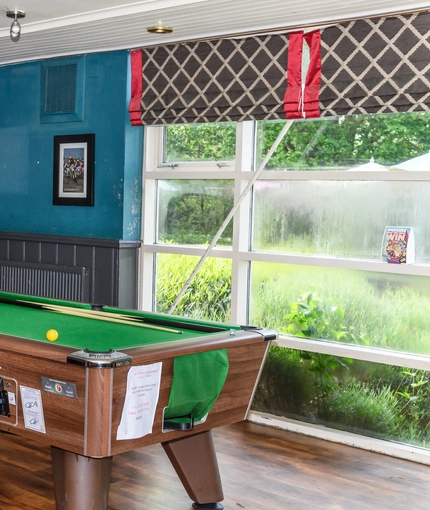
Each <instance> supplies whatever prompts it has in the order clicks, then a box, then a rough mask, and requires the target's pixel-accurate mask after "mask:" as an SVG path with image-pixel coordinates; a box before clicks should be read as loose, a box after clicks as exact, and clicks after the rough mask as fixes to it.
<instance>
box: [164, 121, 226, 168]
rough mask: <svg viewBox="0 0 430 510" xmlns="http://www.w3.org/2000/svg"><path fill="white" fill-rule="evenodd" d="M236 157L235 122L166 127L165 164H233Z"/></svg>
mask: <svg viewBox="0 0 430 510" xmlns="http://www.w3.org/2000/svg"><path fill="white" fill-rule="evenodd" d="M235 154H236V123H234V122H225V123H223V124H184V125H173V126H168V127H166V128H165V145H164V156H163V162H165V163H172V162H181V161H230V160H233V159H234V157H235Z"/></svg>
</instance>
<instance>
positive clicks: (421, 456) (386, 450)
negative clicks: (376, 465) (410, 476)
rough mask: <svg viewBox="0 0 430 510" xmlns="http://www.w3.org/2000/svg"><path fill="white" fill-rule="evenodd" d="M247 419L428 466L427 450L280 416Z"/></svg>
mask: <svg viewBox="0 0 430 510" xmlns="http://www.w3.org/2000/svg"><path fill="white" fill-rule="evenodd" d="M247 419H248V421H250V422H252V423H258V424H260V425H267V426H269V427H275V428H278V429H282V430H288V431H289V432H296V433H297V434H303V435H306V436H310V437H314V438H317V439H323V440H325V441H331V442H333V443H339V444H344V445H347V446H353V447H355V448H361V449H363V450H369V451H371V452H375V453H380V454H383V455H389V456H391V457H396V458H399V459H404V460H410V461H413V462H419V463H420V464H427V465H430V450H427V449H426V448H418V447H415V446H411V445H406V444H402V443H395V442H392V441H384V440H382V439H374V438H372V437H366V436H360V435H358V434H352V433H351V432H344V431H341V430H336V429H330V428H327V427H323V426H320V425H313V424H311V423H306V422H301V421H297V420H290V419H288V418H283V417H281V416H274V415H271V414H265V413H260V412H258V411H251V412H250V413H249V414H248V417H247Z"/></svg>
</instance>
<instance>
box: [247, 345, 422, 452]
mask: <svg viewBox="0 0 430 510" xmlns="http://www.w3.org/2000/svg"><path fill="white" fill-rule="evenodd" d="M429 384H430V382H429V373H428V372H425V371H422V370H411V369H408V368H401V367H395V366H391V365H382V364H379V363H369V362H366V361H359V360H352V359H345V358H340V357H336V356H329V355H325V354H318V353H312V352H307V351H297V350H292V349H285V348H283V347H272V348H271V349H270V352H269V355H268V357H267V359H266V363H265V366H264V370H263V373H262V377H261V379H260V383H259V386H258V389H257V392H256V395H255V398H254V401H253V404H252V407H253V409H255V410H258V411H261V412H268V413H271V414H275V415H277V416H283V417H287V418H292V419H295V420H301V421H306V422H310V423H312V424H318V425H324V426H326V427H331V428H336V429H340V430H344V431H348V432H354V433H356V434H362V435H365V436H370V437H376V438H380V439H386V440H392V441H400V442H402V443H407V444H411V445H416V446H423V447H428V445H429V444H430V427H429V416H430V400H429V398H428V391H429Z"/></svg>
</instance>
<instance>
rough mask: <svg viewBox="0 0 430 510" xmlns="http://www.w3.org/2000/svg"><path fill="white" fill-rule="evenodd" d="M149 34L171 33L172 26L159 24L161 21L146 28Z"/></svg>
mask: <svg viewBox="0 0 430 510" xmlns="http://www.w3.org/2000/svg"><path fill="white" fill-rule="evenodd" d="M146 30H147V31H148V32H149V33H150V34H171V33H172V32H173V28H172V27H165V26H163V25H162V24H161V21H160V23H159V24H158V25H156V26H154V27H148V28H147V29H146Z"/></svg>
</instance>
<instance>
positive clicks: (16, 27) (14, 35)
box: [6, 9, 25, 42]
mask: <svg viewBox="0 0 430 510" xmlns="http://www.w3.org/2000/svg"><path fill="white" fill-rule="evenodd" d="M6 16H7V17H8V18H13V21H12V25H11V26H10V38H11V39H12V41H14V42H16V41H19V36H20V35H21V25H20V24H19V22H18V18H25V11H20V10H18V9H15V10H14V11H12V10H8V11H6Z"/></svg>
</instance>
